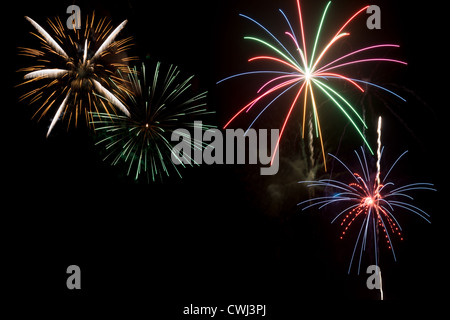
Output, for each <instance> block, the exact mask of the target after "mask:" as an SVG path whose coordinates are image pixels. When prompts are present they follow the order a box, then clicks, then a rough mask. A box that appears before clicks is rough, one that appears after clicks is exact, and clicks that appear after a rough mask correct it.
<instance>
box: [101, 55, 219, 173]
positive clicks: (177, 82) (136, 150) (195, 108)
mask: <svg viewBox="0 0 450 320" xmlns="http://www.w3.org/2000/svg"><path fill="white" fill-rule="evenodd" d="M180 73H181V72H180V70H179V68H178V67H176V66H173V65H170V66H169V67H168V68H163V67H162V66H161V63H160V62H158V63H157V64H156V66H155V69H154V70H153V73H152V74H151V76H150V77H148V76H147V71H146V66H145V64H142V68H141V69H140V70H138V69H137V68H136V67H135V68H133V69H132V70H131V69H130V70H129V71H128V72H127V74H126V75H124V77H127V80H128V81H129V83H130V93H128V99H127V101H128V103H127V106H128V108H129V111H130V112H129V114H128V115H110V114H108V113H96V114H94V125H95V127H96V132H97V133H99V134H98V136H100V137H102V136H103V138H102V139H101V140H99V141H98V142H97V144H99V145H104V146H105V148H106V150H107V155H106V157H105V158H104V160H107V159H111V163H112V165H117V164H120V163H122V164H125V165H126V167H127V169H126V170H127V175H130V174H131V173H133V175H134V179H135V180H138V179H139V177H140V175H141V174H143V173H144V174H145V175H146V177H147V180H148V181H150V180H152V181H155V180H156V179H157V178H158V177H159V178H160V180H162V178H163V176H164V175H166V176H169V175H170V172H171V171H174V172H176V173H177V174H178V175H179V176H180V177H181V173H180V171H179V169H178V168H177V165H175V164H174V163H173V162H172V160H171V156H172V149H173V147H174V145H173V142H171V135H172V132H173V131H174V130H176V129H178V128H186V129H190V128H196V127H198V126H199V128H200V129H202V130H206V129H207V128H211V127H212V126H208V125H203V124H202V122H200V121H199V122H196V121H195V120H198V119H196V117H201V116H204V115H206V114H209V113H211V112H209V111H207V109H206V95H207V93H206V92H202V93H194V90H193V88H192V85H191V80H192V79H193V76H190V77H187V78H183V76H182V74H180ZM192 147H193V148H203V147H204V145H203V143H202V142H200V141H198V140H197V139H195V137H194V139H193V140H192ZM190 160H192V162H190V163H192V164H194V163H195V161H194V160H193V159H190ZM181 165H182V166H184V164H183V163H181ZM170 167H171V168H172V169H173V170H171V169H170Z"/></svg>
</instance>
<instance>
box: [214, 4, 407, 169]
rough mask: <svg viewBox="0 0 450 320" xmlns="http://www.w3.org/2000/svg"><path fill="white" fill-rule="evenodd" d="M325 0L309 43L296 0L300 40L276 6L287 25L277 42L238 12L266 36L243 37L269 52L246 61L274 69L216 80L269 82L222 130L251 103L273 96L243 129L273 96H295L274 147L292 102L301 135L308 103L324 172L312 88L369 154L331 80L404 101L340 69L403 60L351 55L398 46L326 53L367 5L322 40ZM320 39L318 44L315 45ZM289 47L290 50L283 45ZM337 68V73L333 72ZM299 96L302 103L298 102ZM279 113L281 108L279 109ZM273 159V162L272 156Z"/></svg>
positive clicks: (358, 120)
mask: <svg viewBox="0 0 450 320" xmlns="http://www.w3.org/2000/svg"><path fill="white" fill-rule="evenodd" d="M330 4H331V1H330V2H328V4H327V5H326V7H325V10H324V12H323V14H322V18H321V20H320V23H319V26H318V29H317V31H316V32H315V37H314V43H313V45H312V49H311V46H310V45H309V42H308V41H310V40H311V39H307V37H306V33H305V28H304V26H303V18H302V10H301V6H300V1H299V0H297V9H298V16H299V24H300V41H299V40H298V39H299V38H298V37H297V35H296V33H295V32H294V29H293V27H292V24H291V23H290V21H289V20H288V18H287V16H286V14H285V13H284V12H283V11H281V10H280V12H281V14H282V16H283V17H284V19H285V20H286V22H287V27H288V28H289V29H288V30H287V31H286V32H285V37H286V39H287V40H286V41H285V43H283V42H282V41H281V40H279V39H278V38H277V37H276V36H275V35H274V34H273V33H271V32H270V31H269V30H268V29H267V28H266V27H264V26H263V25H262V24H260V23H259V22H257V21H256V20H254V19H252V18H250V17H248V16H246V15H243V14H240V16H242V17H244V18H246V19H248V20H250V21H252V22H253V23H255V24H256V25H258V27H259V28H261V29H262V30H263V31H264V33H265V34H266V35H268V36H269V37H270V38H269V39H270V40H266V39H263V38H260V37H253V36H246V37H244V39H246V40H249V41H252V42H255V43H257V44H259V45H262V46H263V47H265V48H267V49H269V50H270V51H271V52H272V53H273V54H274V55H262V56H255V57H252V58H250V59H249V60H248V61H249V62H256V61H268V62H271V63H274V65H276V66H277V67H278V69H275V70H258V71H250V72H244V73H239V74H236V75H232V76H230V77H227V78H225V79H222V80H220V81H219V82H218V83H221V82H222V81H225V80H228V79H231V78H234V77H237V76H243V75H251V74H268V75H273V78H271V79H270V80H269V81H267V82H265V83H264V84H263V85H262V86H261V87H260V88H259V90H258V92H257V94H258V95H257V97H256V98H255V99H253V100H252V101H250V102H249V103H248V104H246V105H245V106H244V107H243V108H241V109H240V110H239V111H238V112H237V113H236V114H235V115H234V116H232V117H231V119H230V120H229V121H228V122H227V123H226V124H225V126H224V128H226V127H228V126H229V125H230V124H231V123H232V122H233V120H234V119H235V118H236V117H238V116H239V115H241V114H242V113H243V112H244V111H245V112H246V113H247V112H249V111H250V110H251V109H252V108H253V107H254V106H255V105H256V104H257V103H260V102H263V101H266V100H267V99H268V98H269V97H271V96H272V97H274V98H273V99H271V100H270V99H269V102H268V103H266V105H265V106H264V107H263V108H262V110H261V111H260V112H259V113H258V115H257V116H256V117H255V118H254V119H253V121H252V123H251V124H250V126H249V127H251V126H252V125H253V124H254V123H255V121H256V120H257V119H258V118H259V117H260V116H261V115H262V113H264V111H266V110H267V109H268V107H269V106H270V105H272V104H273V103H274V102H275V101H276V100H277V99H278V98H280V97H281V96H283V95H285V94H286V93H288V92H290V91H294V92H295V97H294V99H293V100H292V103H291V105H290V107H289V109H288V111H287V114H286V116H285V118H284V121H283V124H282V126H281V130H280V137H279V140H278V142H277V144H276V147H275V151H276V150H277V149H278V148H279V143H280V140H281V138H282V136H283V132H284V130H285V127H286V124H287V123H288V121H289V119H290V117H291V114H292V112H293V110H294V107H295V106H296V105H299V107H300V108H303V110H302V113H303V125H302V137H303V138H304V135H305V127H306V125H305V122H306V114H307V109H308V105H310V106H311V111H310V113H311V114H312V117H313V119H314V121H313V122H314V128H315V129H314V131H315V136H316V138H318V139H319V140H320V145H321V149H322V155H323V162H324V168H325V171H326V158H325V150H324V144H323V138H322V129H321V124H320V120H319V108H318V103H317V96H318V94H317V93H318V92H320V93H322V94H323V96H324V97H326V98H327V99H329V100H330V101H331V102H332V105H333V106H335V107H336V108H337V109H338V110H339V111H340V112H341V113H342V114H343V115H345V117H346V118H347V119H348V121H349V122H350V123H351V124H352V126H353V128H354V129H355V131H356V132H357V133H358V135H359V136H360V137H361V138H362V140H363V141H364V143H365V144H366V146H367V148H368V149H369V151H370V152H371V153H372V154H373V152H372V149H371V148H370V145H369V143H368V142H367V140H366V138H365V136H364V134H363V132H361V129H360V126H361V127H364V128H367V126H366V124H365V122H364V120H363V119H362V117H361V116H360V115H359V113H358V111H357V110H356V108H355V107H354V105H352V104H351V103H350V101H349V99H347V98H345V97H344V96H343V95H342V94H341V93H340V92H339V89H338V88H336V82H338V81H341V82H344V83H347V84H350V85H351V86H352V87H353V88H355V90H358V91H360V92H364V89H363V87H362V85H371V86H374V87H377V88H378V89H381V90H384V91H387V92H389V93H391V94H393V95H395V96H396V97H398V98H400V99H402V100H404V99H403V98H401V97H400V96H398V95H397V94H395V93H394V92H392V91H390V90H388V89H386V88H384V87H381V86H379V85H376V84H374V83H370V82H367V81H363V80H360V79H354V78H352V77H350V76H348V75H346V73H344V72H343V70H345V69H344V68H345V67H347V66H350V65H357V64H362V63H369V62H390V63H397V64H404V65H406V62H403V61H400V60H395V59H387V58H379V57H373V58H364V59H362V58H361V59H355V57H358V55H360V54H364V53H367V52H372V51H375V50H379V49H383V48H384V49H386V48H398V47H399V46H398V45H396V44H377V45H371V46H368V47H364V48H360V49H358V50H355V51H352V52H349V53H347V54H345V55H342V56H339V57H333V56H332V52H333V48H334V47H336V44H338V43H339V42H340V41H342V39H344V38H346V37H348V36H350V33H348V32H346V31H345V30H346V28H347V26H348V25H349V24H350V22H352V21H353V20H354V19H355V18H356V17H357V16H358V15H360V14H361V13H362V12H365V10H366V9H367V8H368V6H365V7H364V8H362V9H360V10H358V11H357V12H356V13H354V14H353V15H352V16H351V17H350V18H349V19H348V20H347V21H346V22H345V23H344V24H343V25H342V26H341V27H340V28H339V29H338V30H337V32H336V33H332V34H331V37H330V36H328V37H327V38H328V40H326V41H325V42H323V41H319V39H320V38H321V33H322V29H323V27H324V25H325V17H326V15H327V11H328V8H329V7H330ZM320 43H323V44H324V45H323V46H322V47H320V45H319V44H320ZM288 48H292V49H288ZM339 70H341V71H339ZM301 100H303V101H301ZM283 112H284V111H283ZM272 161H273V160H272Z"/></svg>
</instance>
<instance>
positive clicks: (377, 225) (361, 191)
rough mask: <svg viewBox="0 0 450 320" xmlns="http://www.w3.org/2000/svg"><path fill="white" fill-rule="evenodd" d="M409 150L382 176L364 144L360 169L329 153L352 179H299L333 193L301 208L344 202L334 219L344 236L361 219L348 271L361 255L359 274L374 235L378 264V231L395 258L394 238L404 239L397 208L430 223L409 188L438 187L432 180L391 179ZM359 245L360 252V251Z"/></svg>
mask: <svg viewBox="0 0 450 320" xmlns="http://www.w3.org/2000/svg"><path fill="white" fill-rule="evenodd" d="M406 153H407V151H405V152H404V153H402V154H401V155H400V156H399V157H398V158H397V160H396V161H395V162H394V164H393V165H392V166H391V167H390V168H389V170H387V172H386V173H385V175H384V177H383V178H382V179H381V174H379V172H375V173H374V174H371V172H370V171H369V167H368V159H367V156H366V154H365V153H364V149H363V148H362V147H361V154H359V153H358V152H356V150H355V154H356V157H357V159H358V162H359V164H360V169H361V170H360V172H355V171H352V170H351V169H350V168H349V167H348V166H346V165H345V164H344V163H343V162H342V161H341V160H339V159H338V158H337V157H335V156H333V155H331V154H329V155H330V156H331V157H333V158H334V159H336V160H337V161H338V162H339V163H340V164H341V165H342V166H343V167H344V168H345V169H346V170H347V171H348V173H350V176H351V182H349V183H344V182H341V181H338V180H332V179H323V180H319V181H301V182H300V183H306V184H307V186H308V187H311V188H312V187H322V188H324V190H325V191H327V192H328V193H329V194H330V195H325V196H323V197H317V198H313V199H309V200H305V201H303V202H300V203H299V205H300V206H304V207H303V209H302V210H306V209H308V208H311V207H319V209H321V208H324V207H326V206H330V205H334V206H338V205H342V206H343V207H344V209H343V210H342V211H340V212H339V213H338V214H337V215H336V216H335V218H334V219H333V220H332V223H334V222H336V221H337V222H339V223H340V226H341V228H342V232H341V236H340V238H341V239H342V238H344V237H345V236H346V234H347V232H348V230H349V229H350V228H351V227H353V226H354V225H356V224H358V223H360V227H359V232H358V236H357V239H356V243H355V246H354V248H353V253H352V257H351V260H350V265H349V268H348V272H349V273H350V269H351V266H352V263H353V261H354V260H355V259H358V260H359V263H358V274H359V271H360V266H361V259H362V254H363V252H364V251H365V249H366V246H367V244H368V241H369V239H371V238H373V239H374V242H373V245H374V248H375V250H374V251H375V262H376V263H375V264H376V265H378V261H377V254H376V252H377V243H378V236H377V235H378V234H380V235H383V237H384V239H385V242H386V245H387V247H388V249H389V250H391V251H392V255H393V257H394V260H396V256H395V251H394V246H393V241H392V240H394V237H398V238H399V239H400V240H402V239H403V238H402V227H401V226H400V223H399V222H398V220H397V218H396V216H395V215H394V213H397V212H398V210H397V209H399V210H403V211H407V212H409V213H413V214H415V215H417V216H419V217H420V218H422V219H423V220H425V221H427V222H428V223H430V220H429V215H428V214H427V213H426V212H425V211H423V210H422V209H420V208H418V207H416V206H414V205H413V204H411V203H410V202H411V201H412V200H414V199H413V197H412V196H411V195H410V192H411V191H416V190H432V191H436V189H434V186H433V184H431V183H422V182H419V183H411V184H406V185H401V186H397V185H396V184H395V182H394V181H389V180H388V177H389V174H390V173H391V171H392V169H393V168H394V167H395V165H396V164H397V163H398V161H399V160H400V159H401V158H402V157H403V156H404V155H405V154H406ZM382 154H383V149H381V153H380V158H381V156H382ZM330 190H331V191H330ZM377 230H379V232H377ZM370 233H372V236H371V237H369V234H370ZM358 247H359V253H358V252H357V250H358ZM358 256H359V257H358Z"/></svg>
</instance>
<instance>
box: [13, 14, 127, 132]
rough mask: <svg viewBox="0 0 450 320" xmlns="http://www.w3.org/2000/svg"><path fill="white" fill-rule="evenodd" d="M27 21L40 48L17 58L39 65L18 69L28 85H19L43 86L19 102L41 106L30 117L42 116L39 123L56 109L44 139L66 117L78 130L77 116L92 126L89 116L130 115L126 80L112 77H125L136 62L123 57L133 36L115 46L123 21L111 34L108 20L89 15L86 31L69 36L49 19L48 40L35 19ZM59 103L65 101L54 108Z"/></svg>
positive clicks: (71, 32)
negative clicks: (121, 74)
mask: <svg viewBox="0 0 450 320" xmlns="http://www.w3.org/2000/svg"><path fill="white" fill-rule="evenodd" d="M25 19H26V20H27V21H29V22H30V23H31V25H32V26H33V27H34V28H35V29H36V31H37V33H33V32H32V34H33V35H34V36H36V37H37V38H38V39H39V40H40V43H41V48H40V49H32V48H23V47H21V48H19V49H20V54H21V55H23V56H28V57H32V58H34V59H35V60H36V61H37V62H39V64H38V65H35V66H31V67H27V68H22V69H20V70H19V71H23V72H27V73H26V74H25V75H24V80H26V81H25V82H23V83H21V84H20V85H24V84H28V83H32V82H35V81H41V82H45V84H44V85H43V86H41V87H39V88H37V89H33V90H31V91H29V92H27V93H25V94H23V95H22V96H21V98H20V100H24V99H27V98H30V99H31V101H30V104H31V103H35V102H38V101H41V102H42V104H41V106H40V107H39V108H38V110H37V111H36V113H35V114H34V116H36V115H37V114H38V113H41V116H40V117H39V119H41V118H42V117H43V116H44V115H46V114H47V113H49V112H50V111H51V110H52V109H53V108H56V111H55V113H54V116H53V119H52V121H51V124H50V126H49V128H48V131H47V137H48V136H49V134H50V133H51V131H52V130H53V128H54V126H55V124H56V122H57V121H58V120H60V118H64V117H66V116H67V117H68V118H69V124H70V122H71V121H74V123H75V126H76V125H77V121H78V115H79V114H81V113H83V112H84V114H85V117H86V121H87V123H91V122H92V121H91V120H92V116H91V114H92V113H93V112H99V109H100V110H103V111H105V112H106V113H110V112H111V111H113V112H115V108H117V109H118V110H120V111H121V112H122V113H124V114H125V115H127V116H128V115H129V112H128V110H127V108H126V107H125V105H124V104H123V103H122V101H121V99H122V96H123V95H124V94H125V93H124V92H126V91H127V87H126V81H124V80H123V79H121V78H119V77H118V76H117V74H116V72H117V71H118V70H122V71H123V72H125V71H126V70H127V66H128V61H131V60H134V59H135V58H134V57H126V55H125V52H126V50H127V49H128V48H129V47H130V45H131V44H130V41H131V37H129V38H126V39H122V40H117V41H116V37H117V35H118V34H119V33H120V31H121V30H122V29H123V28H124V27H125V25H126V23H127V20H125V21H123V22H122V23H121V24H119V26H117V27H116V28H115V29H114V30H113V28H112V26H111V23H110V22H109V21H107V20H106V18H102V19H100V21H99V22H98V24H97V25H95V24H94V19H95V15H94V14H93V15H92V17H91V18H89V17H86V23H85V30H84V32H83V31H81V30H78V29H74V30H73V31H68V32H67V31H66V30H65V28H64V26H63V24H62V22H61V20H60V19H59V18H55V19H54V20H50V19H48V24H49V26H50V28H51V30H52V33H53V34H52V35H51V34H50V33H49V32H47V31H46V30H45V29H44V28H43V27H41V26H40V25H39V24H38V23H37V22H35V21H34V20H33V19H31V18H29V17H25ZM63 48H64V49H63ZM60 99H62V100H63V101H62V102H61V103H60V104H59V106H58V107H56V106H57V102H58V101H61V100H60ZM34 116H33V117H34Z"/></svg>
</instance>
